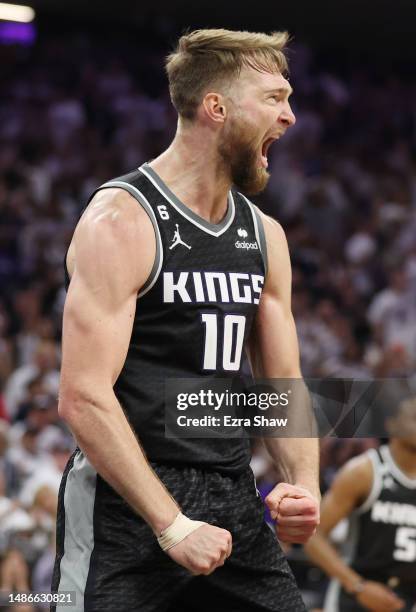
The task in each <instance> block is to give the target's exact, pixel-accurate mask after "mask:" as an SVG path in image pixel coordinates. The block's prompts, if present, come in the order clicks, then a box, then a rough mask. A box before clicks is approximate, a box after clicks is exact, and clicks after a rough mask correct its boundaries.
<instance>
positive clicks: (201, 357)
mask: <svg viewBox="0 0 416 612" xmlns="http://www.w3.org/2000/svg"><path fill="white" fill-rule="evenodd" d="M286 41H287V34H286V33H275V34H272V35H265V34H256V33H248V32H233V31H227V30H199V31H195V32H193V33H190V34H188V35H186V36H183V37H182V38H181V39H180V41H179V45H178V48H177V50H176V51H175V52H174V53H172V55H170V57H169V58H168V62H167V73H168V77H169V84H170V93H171V97H172V101H173V104H174V106H175V108H176V110H177V111H178V115H179V121H178V129H177V134H176V136H175V138H174V141H173V142H172V144H171V146H170V147H169V148H168V149H167V150H166V151H165V152H164V153H162V154H161V155H160V156H159V157H158V158H157V159H155V160H153V161H152V162H150V163H145V164H143V165H142V166H140V168H138V169H136V170H134V171H133V172H130V173H129V174H127V175H125V176H122V177H120V178H117V179H114V180H111V181H109V182H107V183H105V184H104V185H103V186H102V187H100V188H99V189H98V190H97V192H96V193H95V194H94V195H93V197H92V199H91V200H90V202H89V205H88V206H87V209H86V210H85V212H84V213H83V215H82V218H81V219H80V221H79V223H78V226H77V227H76V230H75V233H74V236H73V239H72V242H71V245H70V247H69V251H68V254H67V258H66V263H67V271H68V275H69V276H68V279H67V280H68V295H67V300H66V304H65V311H64V321H63V361H62V373H61V388H60V404H59V409H60V414H61V416H62V417H63V418H64V419H65V420H66V421H67V423H68V424H69V426H70V427H71V429H72V431H73V433H74V435H75V437H76V440H77V443H78V446H79V448H78V449H77V450H76V452H75V453H74V455H73V457H72V458H71V460H70V462H69V463H68V466H67V468H66V470H65V472H64V476H63V480H62V486H61V491H60V501H59V517H58V524H57V556H56V564H55V571H54V580H53V589H54V590H57V589H59V591H75V592H76V595H77V604H76V610H86V611H88V612H93V611H96V612H98V611H99V612H104V611H107V610H108V611H114V610H117V611H118V612H120V611H124V612H132V611H133V610H137V611H140V612H156V611H157V612H164V611H167V610H170V611H178V612H179V611H181V612H186V611H187V610H198V611H199V612H204V611H208V610H209V611H211V610H219V611H221V610H224V612H225V611H227V612H233V611H234V612H237V611H238V612H246V611H247V612H249V611H251V612H255V611H258V612H260V611H263V612H267V611H277V610H285V611H288V612H289V611H293V612H295V611H296V612H298V611H301V610H305V607H304V604H303V603H302V600H301V597H300V594H299V591H298V589H297V587H296V584H295V581H294V578H293V576H292V574H291V571H290V569H289V567H288V565H287V562H286V560H285V559H284V556H283V554H282V552H281V550H280V548H279V546H278V544H277V541H276V538H275V536H274V535H273V533H272V531H271V530H270V529H269V528H268V527H267V525H266V524H265V523H264V520H263V504H262V501H261V499H260V498H259V497H258V495H257V492H256V487H255V482H254V479H253V474H252V472H251V470H250V468H249V461H250V452H249V447H248V443H247V441H246V440H241V439H231V438H230V439H226V440H224V439H223V440H212V439H205V440H203V439H198V440H195V439H173V438H165V436H164V385H165V382H168V379H169V378H187V377H188V378H189V377H196V376H199V377H203V378H204V379H205V380H206V381H207V380H215V378H230V379H231V378H232V377H235V376H238V374H239V372H240V367H241V357H242V350H243V347H246V348H248V347H250V355H251V359H252V363H253V367H254V369H255V372H256V374H257V375H261V376H262V377H276V378H277V377H294V378H299V377H300V376H301V374H300V369H299V355H298V345H297V338H296V332H295V325H294V321H293V318H292V314H291V309H290V293H291V289H290V284H291V282H290V262H289V255H288V248H287V244H286V240H285V236H284V233H283V230H282V228H281V227H280V226H279V225H278V224H277V223H276V222H274V221H272V220H271V219H267V218H266V217H265V216H264V215H262V214H261V213H260V212H259V211H258V210H257V209H256V208H255V207H254V206H253V205H252V204H251V203H250V202H249V200H248V199H247V198H246V197H245V196H244V195H242V194H241V193H240V190H241V191H243V192H245V193H247V194H250V193H258V192H259V191H261V190H262V189H263V188H264V187H265V185H266V183H267V179H268V173H267V152H268V148H269V146H270V144H271V143H272V142H273V141H274V140H277V139H278V138H280V137H281V136H283V134H284V133H285V131H286V130H287V129H288V128H289V127H290V126H291V125H293V124H294V122H295V117H294V115H293V113H292V110H291V107H290V104H289V96H290V94H291V87H290V85H289V83H288V81H287V79H286V78H285V72H286V67H287V66H286V58H285V55H284V46H285V43H286ZM240 236H244V237H245V240H244V242H241V240H240V239H239V237H240ZM69 277H70V282H69ZM266 444H267V447H268V449H269V451H270V453H271V456H272V458H273V460H274V461H275V463H276V465H277V467H278V469H279V471H280V473H282V474H283V475H284V477H285V480H286V482H285V483H283V482H282V483H280V484H278V485H277V486H276V488H275V489H274V490H273V491H272V492H271V493H270V495H269V496H268V498H267V503H268V506H269V508H270V509H271V511H272V513H273V516H274V518H277V521H278V535H279V537H280V539H281V540H284V541H291V542H301V543H302V542H305V541H306V540H307V538H308V537H309V536H310V535H311V534H312V533H313V532H314V530H315V527H316V525H317V523H318V509H319V501H318V498H319V491H318V484H317V482H318V478H317V474H318V448H317V441H316V440H312V439H293V438H292V439H290V438H287V439H268V440H267V441H266ZM57 609H60V606H59V605H58V606H57Z"/></svg>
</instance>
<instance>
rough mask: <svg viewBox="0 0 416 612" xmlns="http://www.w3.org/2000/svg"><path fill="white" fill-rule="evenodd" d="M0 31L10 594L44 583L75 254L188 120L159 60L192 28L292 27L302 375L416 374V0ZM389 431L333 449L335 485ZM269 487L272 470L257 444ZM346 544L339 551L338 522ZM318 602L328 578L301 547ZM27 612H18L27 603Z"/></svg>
mask: <svg viewBox="0 0 416 612" xmlns="http://www.w3.org/2000/svg"><path fill="white" fill-rule="evenodd" d="M31 5H32V6H33V7H34V8H35V10H36V19H35V21H34V22H33V23H32V24H29V25H16V24H12V23H8V22H5V21H0V56H1V73H0V88H1V93H0V143H1V149H0V555H1V559H2V569H3V571H2V574H1V584H0V588H2V589H4V590H5V591H8V590H13V589H14V590H24V589H28V588H31V589H33V590H35V589H42V590H49V584H50V575H51V569H52V563H53V554H54V551H53V541H54V533H53V526H54V512H55V504H56V494H57V489H58V486H59V479H60V474H61V472H62V469H63V466H64V465H65V462H66V460H67V458H68V456H69V453H70V452H71V449H72V448H73V442H72V439H71V436H70V435H69V433H68V432H67V430H66V429H65V427H64V426H63V424H62V423H61V422H59V420H58V416H57V402H56V397H57V391H58V382H59V358H60V329H61V316H62V308H63V303H64V297H65V294H64V289H63V282H64V275H63V267H62V261H63V257H64V254H65V249H66V247H67V245H68V243H69V240H70V237H71V235H72V231H73V228H74V225H75V223H76V220H77V218H78V215H79V212H80V210H81V208H82V207H83V206H84V204H85V201H86V199H87V198H88V195H89V194H90V193H91V192H92V191H93V190H94V188H95V187H96V186H97V185H99V184H100V183H101V182H103V181H105V180H107V179H109V178H111V177H113V176H115V175H118V174H121V173H124V172H126V171H128V170H130V169H131V168H133V167H135V166H137V165H139V163H141V162H143V161H145V160H146V159H149V158H151V157H154V156H156V155H157V154H158V153H159V152H160V151H161V150H162V149H163V148H164V147H165V146H166V145H167V144H168V143H169V141H170V139H171V138H172V136H173V133H174V129H175V120H176V118H175V113H174V111H173V110H172V108H171V106H170V102H169V99H168V93H167V87H166V80H165V77H164V72H163V58H164V56H165V55H166V54H167V52H168V51H169V50H170V49H171V48H172V45H173V44H174V41H175V40H176V38H177V36H178V34H180V32H181V31H183V30H184V29H185V28H190V29H192V28H194V27H216V26H219V27H231V28H235V29H236V28H238V29H251V30H254V29H258V30H263V31H270V30H274V29H288V30H289V31H290V32H291V34H292V36H293V42H292V44H291V53H290V58H291V77H290V79H291V83H292V85H293V87H294V90H295V93H294V95H293V108H294V111H295V113H296V115H297V124H296V126H295V127H294V128H293V129H292V130H290V132H289V133H288V134H287V135H286V136H285V138H284V139H282V140H281V141H280V142H279V143H278V144H277V145H275V146H274V147H273V149H272V152H271V168H272V178H271V180H270V184H269V186H268V189H267V191H266V192H265V194H263V195H262V196H260V197H258V198H257V202H258V204H259V205H260V207H261V208H262V209H263V210H265V211H266V212H268V213H269V214H271V215H273V216H274V217H275V218H277V219H278V220H279V221H281V223H282V224H283V226H284V228H285V230H286V232H287V235H288V239H289V244H290V250H291V256H292V262H293V269H294V274H293V281H294V282H293V285H294V296H293V308H294V314H295V318H296V322H297V328H298V333H299V338H300V345H301V355H302V367H303V372H304V374H305V376H341V377H352V378H360V377H367V376H374V377H395V376H396V377H397V376H408V375H411V374H412V373H413V372H414V365H415V359H416V308H415V296H416V182H415V161H414V160H415V155H414V154H415V148H416V112H415V109H416V85H415V80H414V61H415V56H416V46H415V45H414V43H413V40H412V37H413V34H414V33H413V29H414V23H415V17H416V5H415V3H414V2H413V1H412V0H395V2H390V1H387V0H379V1H377V2H375V1H371V2H369V1H367V2H366V3H364V2H363V1H361V2H358V1H357V0H349V1H344V0H343V1H338V2H325V1H323V0H316V1H315V2H313V3H312V2H306V1H305V2H299V1H297V2H292V3H282V4H281V5H279V3H270V4H263V5H259V7H258V9H256V7H255V5H254V3H246V4H241V3H237V2H230V1H229V2H226V3H224V5H223V6H219V5H215V6H213V5H212V3H209V2H206V1H199V2H185V1H183V2H164V1H160V0H159V1H155V2H151V3H150V2H149V3H138V2H134V1H133V0H130V1H119V2H118V3H117V4H114V3H110V2H109V3H105V4H103V3H101V2H97V1H90V2H89V3H88V4H87V3H84V2H81V1H80V0H77V1H75V0H72V1H69V0H61V1H60V2H59V3H56V2H53V1H52V0H38V1H37V2H33V3H31ZM378 443H379V441H378V440H377V439H374V438H366V439H355V440H352V439H348V440H346V439H343V440H339V439H336V438H330V439H326V440H323V441H322V467H321V482H322V488H323V490H325V489H326V488H327V487H328V485H329V484H330V482H331V480H332V478H333V476H334V473H335V472H336V470H337V469H338V467H339V466H340V465H342V464H343V463H345V461H346V460H347V459H348V458H349V457H350V456H352V455H354V454H357V453H359V452H361V451H362V450H364V449H365V448H368V447H369V446H376V445H377V444H378ZM254 453H255V454H254V460H253V469H254V470H255V472H256V475H257V479H258V483H259V488H260V490H261V491H262V493H263V494H266V493H267V491H268V490H269V489H270V488H271V486H272V483H273V482H274V481H275V479H276V474H274V472H273V469H272V467H271V464H270V462H269V461H268V459H267V457H266V456H265V455H264V454H263V453H262V451H261V450H260V448H259V447H257V446H256V447H255V449H254ZM335 535H336V538H338V539H340V540H342V537H343V531H342V529H341V530H338V531H337V533H336V534H335ZM288 555H289V558H290V559H291V563H292V567H293V568H294V570H295V572H296V575H297V578H298V580H299V584H300V586H301V588H302V591H303V593H304V596H305V601H307V602H308V605H309V606H310V608H312V607H314V606H319V605H320V603H321V600H322V592H323V590H324V587H325V580H324V578H323V577H322V575H321V573H320V572H319V571H318V570H317V569H316V568H313V567H312V566H310V565H309V564H308V562H307V561H306V560H305V559H304V555H303V552H302V549H301V548H300V547H293V548H292V549H290V550H289V551H288ZM14 609H16V608H14Z"/></svg>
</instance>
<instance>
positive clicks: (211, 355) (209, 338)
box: [201, 312, 246, 372]
mask: <svg viewBox="0 0 416 612" xmlns="http://www.w3.org/2000/svg"><path fill="white" fill-rule="evenodd" d="M201 319H202V323H203V324H204V325H205V345H204V358H203V369H204V370H217V369H219V368H221V367H222V369H223V370H228V371H234V372H235V371H237V370H239V369H240V363H241V353H242V351H243V344H244V332H245V328H246V317H245V316H243V315H236V314H226V315H224V317H222V316H221V315H220V316H219V315H217V314H214V313H206V312H204V313H202V315H201ZM219 321H220V322H222V323H223V325H222V326H221V327H222V330H221V329H219V327H220V326H219V325H218V322H219ZM221 331H222V335H221Z"/></svg>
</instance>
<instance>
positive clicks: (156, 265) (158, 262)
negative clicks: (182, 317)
mask: <svg viewBox="0 0 416 612" xmlns="http://www.w3.org/2000/svg"><path fill="white" fill-rule="evenodd" d="M111 187H118V188H120V189H124V190H125V191H128V192H129V194H130V195H131V196H133V198H134V199H135V200H137V202H138V203H139V204H140V206H141V207H142V208H143V210H144V211H145V212H146V213H147V215H148V217H149V219H150V221H151V223H152V225H153V230H154V232H155V238H156V255H155V260H154V262H153V266H152V269H151V271H150V274H149V276H148V278H147V280H146V282H145V283H144V285H143V286H142V288H141V289H140V291H139V293H138V295H137V297H138V298H141V297H142V296H143V295H145V294H146V293H147V292H148V291H150V289H151V288H152V287H153V285H154V284H155V283H156V281H157V279H158V277H159V274H160V271H161V269H162V263H163V244H162V238H161V236H160V230H159V226H158V223H157V219H156V215H155V213H154V212H153V209H152V207H151V206H150V204H149V202H148V200H147V199H146V197H145V196H144V195H143V194H142V192H141V191H140V190H139V189H137V187H134V186H133V185H130V183H125V182H124V181H109V182H108V183H104V185H101V187H99V188H98V189H97V191H99V190H100V189H109V188H111Z"/></svg>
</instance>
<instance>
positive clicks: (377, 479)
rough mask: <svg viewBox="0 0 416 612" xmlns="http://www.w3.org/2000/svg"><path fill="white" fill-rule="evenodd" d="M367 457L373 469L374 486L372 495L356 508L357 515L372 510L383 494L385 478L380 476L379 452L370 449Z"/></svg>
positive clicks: (371, 491)
mask: <svg viewBox="0 0 416 612" xmlns="http://www.w3.org/2000/svg"><path fill="white" fill-rule="evenodd" d="M367 457H368V458H369V459H370V462H371V467H372V470H373V484H372V485H371V489H370V493H369V494H368V497H367V498H366V499H365V500H364V501H363V503H362V504H360V505H359V506H358V507H357V508H355V512H356V513H357V514H363V513H364V512H367V511H368V510H370V508H371V506H372V505H373V504H374V502H375V501H376V499H377V498H378V496H379V495H380V493H381V489H382V486H383V478H382V476H381V474H380V469H378V468H379V467H380V459H379V457H378V454H377V451H376V450H375V449H374V448H370V450H369V451H368V452H367Z"/></svg>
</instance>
